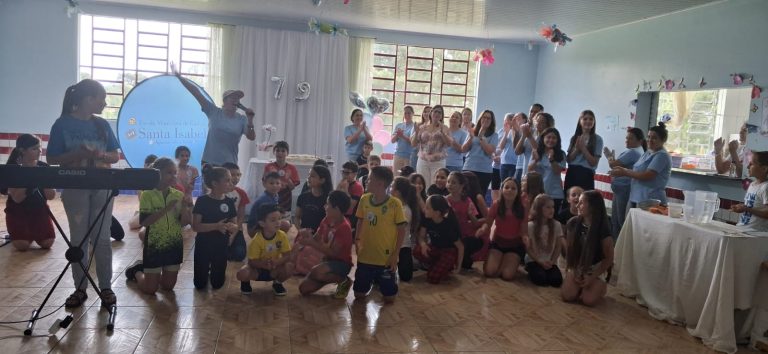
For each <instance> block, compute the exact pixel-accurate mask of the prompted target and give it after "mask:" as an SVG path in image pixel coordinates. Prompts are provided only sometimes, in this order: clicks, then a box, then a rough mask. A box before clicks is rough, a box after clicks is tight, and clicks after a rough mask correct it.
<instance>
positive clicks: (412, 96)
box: [372, 43, 478, 130]
mask: <svg viewBox="0 0 768 354" xmlns="http://www.w3.org/2000/svg"><path fill="white" fill-rule="evenodd" d="M373 55H374V57H373V90H372V92H373V94H374V95H376V96H379V97H386V98H387V99H389V101H390V106H391V108H390V109H389V110H388V111H387V112H384V113H382V114H381V115H380V116H381V118H382V120H383V121H384V128H385V129H387V130H391V129H392V126H393V125H394V124H397V123H398V122H399V121H400V119H402V114H403V113H402V112H403V107H405V106H408V105H410V106H413V109H414V111H415V114H414V115H415V117H414V119H415V120H420V119H419V118H418V117H420V116H421V111H422V110H423V108H424V107H425V106H428V105H429V106H434V105H436V104H440V105H443V106H444V107H445V115H446V117H448V116H450V115H451V113H453V111H454V110H456V111H461V109H462V108H464V107H469V108H472V110H473V111H474V110H475V102H476V95H477V73H478V68H477V62H475V61H473V60H472V58H471V56H472V53H471V52H470V51H468V50H457V49H439V48H425V47H415V46H405V45H398V44H384V43H376V44H375V45H374V54H373Z"/></svg>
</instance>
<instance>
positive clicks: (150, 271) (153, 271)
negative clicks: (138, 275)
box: [143, 264, 181, 274]
mask: <svg viewBox="0 0 768 354" xmlns="http://www.w3.org/2000/svg"><path fill="white" fill-rule="evenodd" d="M179 269H181V264H169V265H164V266H162V267H157V268H144V270H143V272H144V274H160V273H164V272H178V271H179Z"/></svg>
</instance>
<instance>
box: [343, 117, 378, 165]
mask: <svg viewBox="0 0 768 354" xmlns="http://www.w3.org/2000/svg"><path fill="white" fill-rule="evenodd" d="M349 120H351V121H352V124H350V125H348V126H346V127H345V128H344V139H345V142H344V145H345V146H346V151H347V158H348V159H349V160H348V161H357V158H358V157H360V155H362V154H363V144H365V142H366V141H367V140H372V139H373V137H372V136H371V132H370V131H368V127H367V126H366V125H365V122H363V111H362V110H360V109H359V108H356V109H355V110H353V111H352V114H351V115H350V117H349Z"/></svg>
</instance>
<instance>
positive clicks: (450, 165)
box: [445, 111, 469, 172]
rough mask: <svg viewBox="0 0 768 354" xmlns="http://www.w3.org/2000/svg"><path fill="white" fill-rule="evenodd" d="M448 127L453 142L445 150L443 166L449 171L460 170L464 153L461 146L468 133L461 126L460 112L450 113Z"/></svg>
mask: <svg viewBox="0 0 768 354" xmlns="http://www.w3.org/2000/svg"><path fill="white" fill-rule="evenodd" d="M448 129H449V131H450V133H449V134H450V135H451V138H453V143H451V144H450V145H449V146H448V149H447V150H446V154H447V156H446V157H445V168H447V169H448V171H451V172H454V171H457V172H461V168H462V167H463V166H464V154H463V153H461V146H462V145H464V142H465V141H466V140H467V137H468V136H469V133H467V131H466V130H464V128H462V127H461V112H459V111H455V112H453V114H451V118H449V119H448Z"/></svg>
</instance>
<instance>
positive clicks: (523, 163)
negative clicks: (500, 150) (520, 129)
mask: <svg viewBox="0 0 768 354" xmlns="http://www.w3.org/2000/svg"><path fill="white" fill-rule="evenodd" d="M520 139H525V141H524V142H523V153H522V154H520V155H517V166H516V167H515V168H516V169H518V170H523V176H525V175H526V174H527V173H528V165H530V164H531V154H532V152H533V148H532V147H531V144H530V142H529V141H528V139H526V138H525V137H522V138H520Z"/></svg>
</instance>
